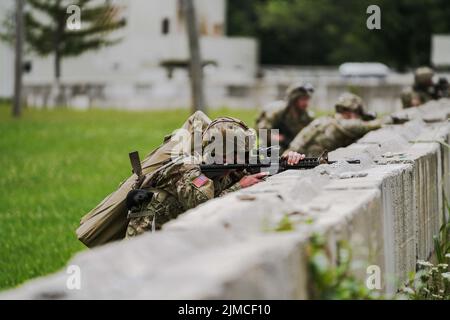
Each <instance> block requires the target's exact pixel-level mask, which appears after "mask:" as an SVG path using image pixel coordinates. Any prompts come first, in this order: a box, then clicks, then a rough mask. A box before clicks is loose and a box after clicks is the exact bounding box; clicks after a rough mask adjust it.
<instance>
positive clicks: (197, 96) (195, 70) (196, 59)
mask: <svg viewBox="0 0 450 320" xmlns="http://www.w3.org/2000/svg"><path fill="white" fill-rule="evenodd" d="M184 10H185V15H186V23H187V32H188V38H189V51H190V63H189V71H190V78H191V91H192V111H193V112H195V111H197V110H200V111H203V112H205V113H206V106H205V99H204V95H203V66H202V57H201V53H200V43H199V34H198V27H197V19H196V16H195V8H194V3H193V0H184Z"/></svg>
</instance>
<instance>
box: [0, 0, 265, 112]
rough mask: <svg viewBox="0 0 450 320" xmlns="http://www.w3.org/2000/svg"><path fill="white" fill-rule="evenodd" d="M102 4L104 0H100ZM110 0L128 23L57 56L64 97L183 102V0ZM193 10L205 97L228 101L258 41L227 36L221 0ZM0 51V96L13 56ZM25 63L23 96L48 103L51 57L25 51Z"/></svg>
mask: <svg viewBox="0 0 450 320" xmlns="http://www.w3.org/2000/svg"><path fill="white" fill-rule="evenodd" d="M102 1H105V0H99V2H102ZM110 2H112V3H114V4H116V5H117V6H119V7H121V9H122V11H121V12H122V13H121V14H122V15H123V16H124V17H125V18H126V20H127V25H126V26H125V27H124V28H122V29H120V30H118V31H116V32H115V33H114V34H112V35H111V37H112V38H121V39H122V41H121V42H120V43H118V44H116V45H114V46H111V47H107V48H104V49H101V50H99V51H91V52H87V53H84V54H82V55H81V56H78V57H75V58H66V59H64V60H63V63H62V76H61V82H62V83H63V85H64V86H65V88H66V89H65V90H66V95H67V96H68V97H70V100H69V104H72V105H76V106H79V107H88V106H92V105H95V106H100V107H101V106H108V107H121V108H146V107H180V106H187V105H189V103H190V102H189V101H190V87H189V76H188V72H187V70H186V68H182V67H181V68H180V66H183V65H186V64H187V62H188V41H187V34H186V29H185V19H184V14H183V10H182V0H110ZM1 3H2V4H1V6H3V8H2V10H1V12H0V16H2V15H3V12H7V10H4V9H5V7H7V6H8V3H9V6H10V8H11V4H12V1H9V0H7V1H4V0H2V1H1ZM195 7H196V10H197V21H198V25H199V26H198V27H199V31H200V34H201V40H200V45H201V51H202V56H203V60H204V61H205V63H207V64H208V65H206V66H205V77H206V79H205V80H206V81H205V83H206V88H205V89H206V90H205V91H206V98H207V102H208V104H209V105H214V104H217V103H219V104H221V105H224V104H228V105H234V104H235V103H234V102H233V96H236V98H239V95H240V94H242V93H241V91H242V90H243V89H242V88H247V86H252V85H253V84H254V81H255V80H254V79H255V74H256V72H257V60H258V59H257V52H258V50H257V42H256V40H254V39H252V38H240V37H232V38H230V37H227V36H225V33H226V21H225V19H226V1H225V0H195ZM68 16H69V15H68ZM81 23H83V11H82V8H81ZM74 32H76V31H74ZM0 52H1V60H0V66H1V67H2V69H1V72H0V73H1V77H0V81H1V83H2V88H3V87H5V88H4V89H2V91H1V92H0V94H2V95H10V94H11V92H12V91H11V86H12V81H11V79H12V77H11V71H12V70H8V71H7V72H6V69H8V68H7V66H8V65H9V64H11V67H12V64H13V63H12V58H13V57H12V55H11V51H10V50H8V49H6V48H4V47H0ZM27 60H31V62H32V70H31V72H30V73H28V74H26V75H25V77H24V82H25V85H26V88H27V90H26V96H27V101H28V103H29V104H30V105H36V106H40V105H46V104H49V103H50V99H48V97H49V94H50V87H51V84H52V82H53V72H54V68H53V57H52V56H49V57H46V58H41V57H36V56H30V57H27ZM173 66H175V68H172V67H173ZM177 66H178V67H177ZM9 69H11V68H9ZM244 90H245V89H244ZM227 97H229V99H227ZM218 98H220V99H218ZM224 99H225V100H224ZM218 100H220V102H219V101H218ZM216 101H217V102H216Z"/></svg>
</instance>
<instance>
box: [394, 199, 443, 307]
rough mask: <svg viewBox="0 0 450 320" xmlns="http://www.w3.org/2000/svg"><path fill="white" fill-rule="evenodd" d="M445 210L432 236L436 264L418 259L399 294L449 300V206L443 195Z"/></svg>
mask: <svg viewBox="0 0 450 320" xmlns="http://www.w3.org/2000/svg"><path fill="white" fill-rule="evenodd" d="M444 203H445V206H446V209H447V212H446V213H445V212H444V216H443V221H444V222H443V224H442V226H441V228H440V229H439V234H438V235H435V236H434V237H433V242H434V252H435V258H436V261H437V264H433V263H431V262H427V261H422V260H419V261H418V262H417V269H418V271H417V272H416V273H412V274H411V275H410V278H409V281H408V283H407V285H406V286H405V287H404V288H402V290H401V295H404V296H405V297H406V298H408V299H412V300H450V269H449V263H450V237H449V235H450V222H449V217H450V216H449V214H450V206H449V203H448V201H447V199H446V197H445V196H444Z"/></svg>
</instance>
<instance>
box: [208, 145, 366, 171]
mask: <svg viewBox="0 0 450 320" xmlns="http://www.w3.org/2000/svg"><path fill="white" fill-rule="evenodd" d="M336 162H337V161H329V160H328V152H327V151H325V152H324V153H323V154H322V155H321V156H320V157H315V158H314V157H312V158H304V159H303V160H301V161H300V162H299V163H297V164H293V165H290V164H287V161H286V160H284V159H283V160H282V159H279V161H278V162H277V163H273V162H272V163H261V162H257V163H244V164H227V163H225V164H200V170H201V171H202V172H203V173H214V174H218V173H221V172H223V171H225V170H246V171H248V172H251V173H256V172H259V171H261V169H262V168H276V172H275V173H280V172H283V171H286V170H307V169H314V168H315V167H317V166H319V165H321V164H333V163H336ZM346 162H347V163H349V164H360V160H346ZM273 174H274V173H273Z"/></svg>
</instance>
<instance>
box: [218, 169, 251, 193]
mask: <svg viewBox="0 0 450 320" xmlns="http://www.w3.org/2000/svg"><path fill="white" fill-rule="evenodd" d="M245 175H247V174H246V173H244V172H233V173H231V174H230V175H227V176H225V177H224V178H222V179H220V180H218V181H216V197H222V196H224V195H226V194H228V193H231V192H234V191H238V190H240V189H242V187H241V185H240V183H239V181H240V180H241V178H242V177H243V176H245Z"/></svg>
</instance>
